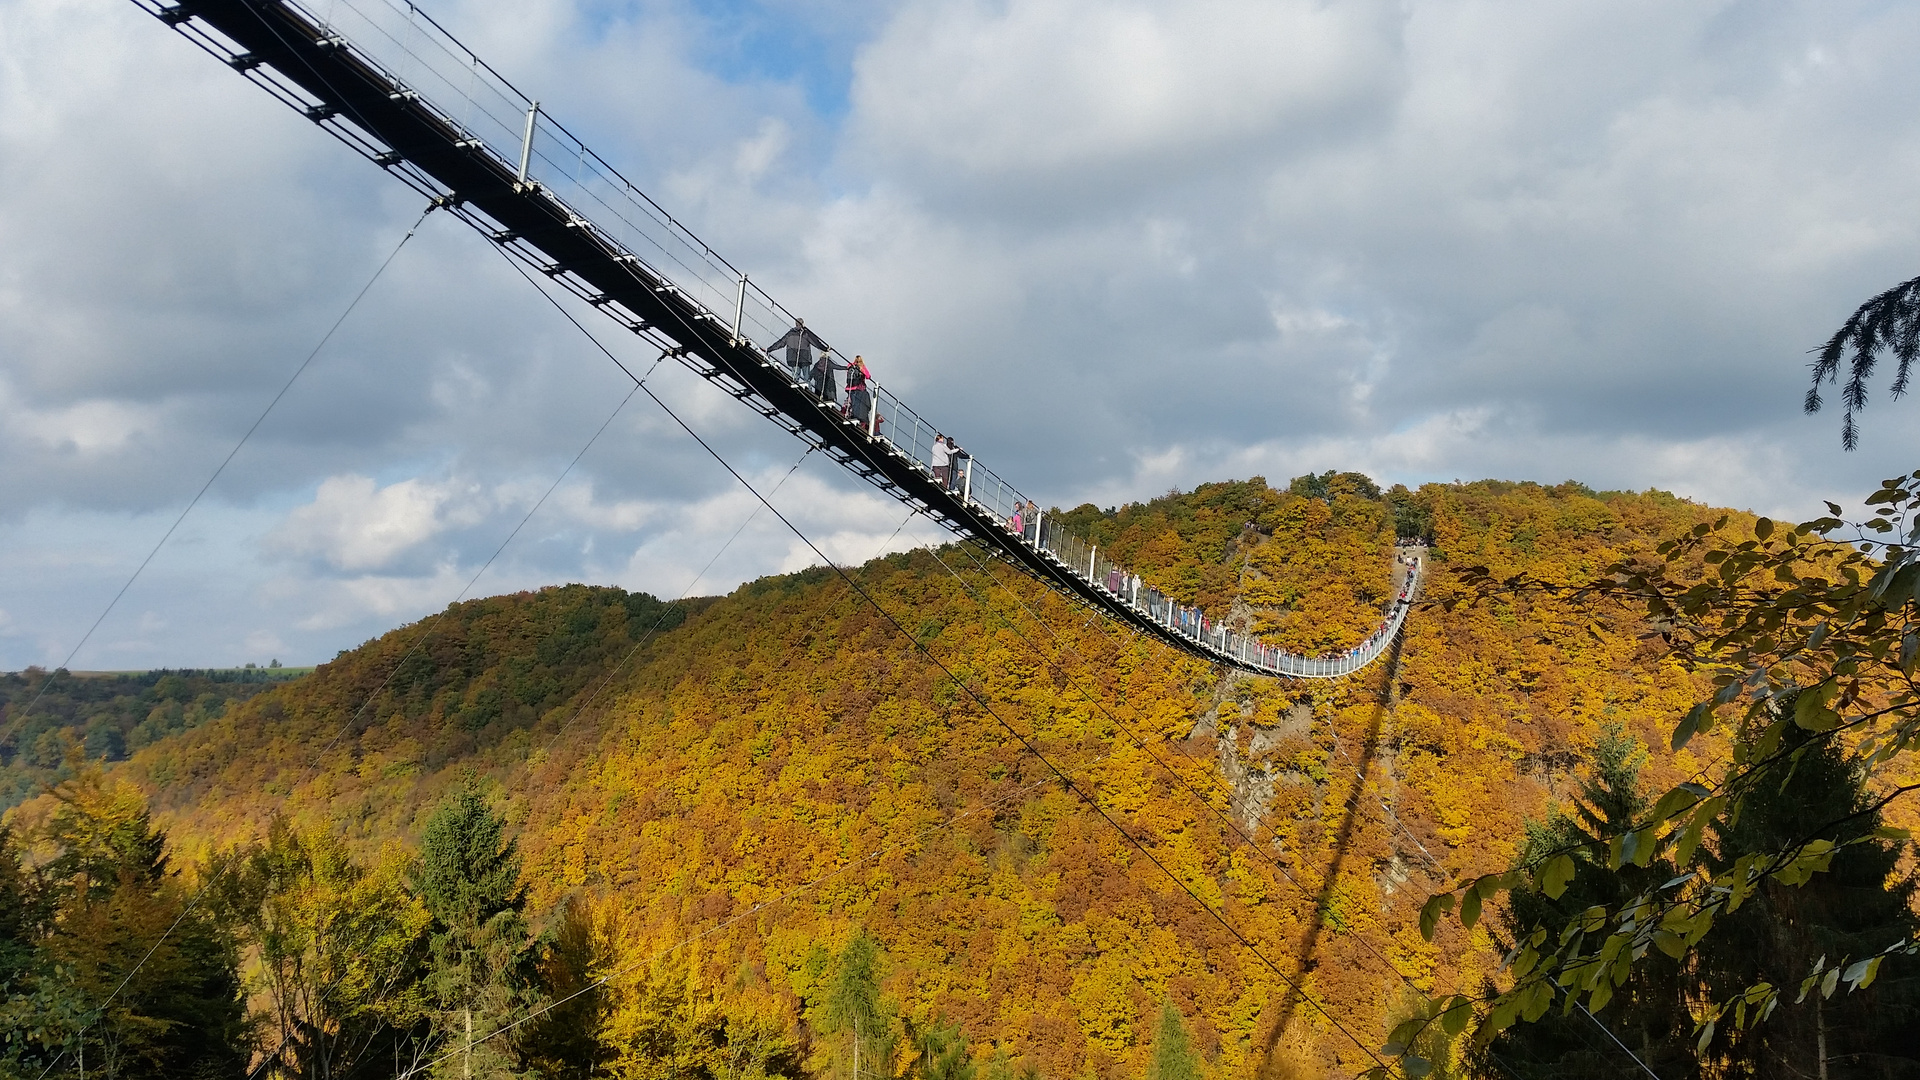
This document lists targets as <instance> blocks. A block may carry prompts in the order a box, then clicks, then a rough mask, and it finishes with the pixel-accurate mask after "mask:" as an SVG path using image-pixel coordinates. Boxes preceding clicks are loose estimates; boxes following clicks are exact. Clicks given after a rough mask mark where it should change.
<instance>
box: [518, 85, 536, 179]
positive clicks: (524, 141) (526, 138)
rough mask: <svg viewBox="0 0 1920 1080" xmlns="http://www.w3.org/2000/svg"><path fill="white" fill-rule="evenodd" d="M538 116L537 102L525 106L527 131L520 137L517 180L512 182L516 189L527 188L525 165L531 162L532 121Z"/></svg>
mask: <svg viewBox="0 0 1920 1080" xmlns="http://www.w3.org/2000/svg"><path fill="white" fill-rule="evenodd" d="M539 115H540V103H539V102H537V101H536V102H534V103H533V104H531V105H529V106H527V130H526V132H525V133H524V134H522V135H521V136H520V172H519V178H518V179H517V180H516V181H515V182H514V187H516V188H524V187H526V186H527V165H528V164H529V163H531V162H532V160H533V120H534V117H536V116H539Z"/></svg>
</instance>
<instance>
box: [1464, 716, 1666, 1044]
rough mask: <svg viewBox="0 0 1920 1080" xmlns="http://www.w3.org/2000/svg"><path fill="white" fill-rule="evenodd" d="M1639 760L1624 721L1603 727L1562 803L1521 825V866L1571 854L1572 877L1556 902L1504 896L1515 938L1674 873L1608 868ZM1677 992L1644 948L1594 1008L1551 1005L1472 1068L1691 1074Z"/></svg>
mask: <svg viewBox="0 0 1920 1080" xmlns="http://www.w3.org/2000/svg"><path fill="white" fill-rule="evenodd" d="M1646 759H1647V753H1646V748H1645V747H1644V746H1642V745H1641V744H1640V743H1639V742H1638V741H1637V740H1635V739H1633V738H1632V737H1631V736H1630V735H1628V734H1627V731H1626V728H1625V727H1624V726H1623V725H1620V724H1617V723H1614V724H1608V725H1606V726H1605V727H1603V728H1602V729H1601V733H1600V737H1599V739H1598V740H1596V742H1595V743H1594V748H1593V751H1592V753H1591V755H1589V757H1588V760H1587V768H1588V775H1587V777H1586V779H1585V780H1583V781H1582V782H1581V784H1580V790H1579V794H1578V795H1577V797H1576V798H1575V799H1574V800H1573V801H1572V804H1571V806H1570V807H1569V808H1568V809H1560V808H1558V807H1556V808H1554V809H1552V810H1551V811H1550V812H1549V813H1548V816H1547V820H1546V821H1544V822H1534V821H1530V822H1528V823H1527V836H1526V840H1525V842H1524V844H1523V845H1522V849H1521V853H1520V859H1519V861H1520V863H1521V864H1523V865H1530V864H1532V863H1534V862H1537V861H1538V860H1540V859H1541V858H1542V857H1544V856H1545V855H1546V854H1547V853H1549V852H1561V851H1572V852H1574V853H1575V855H1574V877H1573V881H1572V882H1571V883H1570V884H1569V885H1568V887H1567V890H1566V892H1565V893H1563V894H1562V895H1561V896H1560V897H1559V898H1558V899H1549V898H1548V897H1547V896H1546V895H1545V894H1543V893H1539V892H1534V891H1532V890H1515V891H1514V892H1513V893H1512V895H1511V896H1510V898H1509V901H1508V924H1509V925H1510V926H1511V927H1512V928H1513V933H1514V935H1515V936H1522V935H1525V934H1526V933H1528V932H1530V931H1531V930H1533V929H1534V928H1536V927H1545V928H1547V930H1548V931H1549V936H1550V937H1554V938H1557V937H1558V935H1559V933H1560V932H1561V930H1562V929H1563V928H1564V927H1566V926H1567V925H1568V924H1569V923H1570V922H1571V921H1572V920H1573V919H1574V918H1575V917H1577V916H1578V915H1579V914H1580V913H1581V912H1584V911H1586V910H1587V909H1588V908H1590V907H1592V906H1594V905H1596V904H1618V903H1619V902H1621V901H1622V900H1625V899H1627V898H1628V897H1631V896H1634V895H1636V894H1637V893H1639V892H1640V891H1642V890H1643V889H1645V888H1646V887H1647V886H1648V885H1649V884H1653V883H1658V882H1661V881H1665V880H1667V879H1669V878H1671V877H1672V876H1673V865H1672V863H1671V862H1669V861H1667V860H1665V859H1662V858H1655V859H1654V860H1653V861H1652V862H1651V863H1650V864H1649V865H1648V866H1646V867H1636V866H1633V865H1630V864H1629V865H1626V866H1622V867H1620V868H1619V869H1618V870H1610V869H1608V867H1607V847H1606V841H1608V840H1610V839H1612V838H1613V837H1615V836H1619V835H1621V834H1623V833H1625V832H1628V831H1630V830H1631V829H1632V827H1633V824H1634V821H1635V819H1636V818H1637V817H1639V816H1640V815H1641V814H1642V813H1644V812H1645V811H1646V809H1647V805H1646V799H1645V797H1644V795H1643V794H1642V792H1641V788H1640V769H1641V767H1642V766H1643V765H1644V764H1645V763H1646ZM1685 993H1686V981H1685V980H1684V979H1683V977H1682V973H1681V971H1680V968H1679V965H1678V964H1676V963H1675V962H1674V961H1672V960H1670V959H1669V958H1667V957H1666V956H1665V955H1664V954H1660V955H1657V956H1656V955H1653V954H1650V955H1649V956H1648V957H1647V959H1646V961H1645V962H1643V963H1641V964H1639V965H1637V966H1635V968H1634V969H1633V972H1632V974H1631V975H1630V976H1629V977H1628V979H1627V981H1626V983H1625V984H1624V985H1621V986H1618V987H1616V988H1615V990H1614V994H1613V998H1612V1000H1611V1001H1609V1002H1608V1003H1607V1004H1606V1006H1605V1007H1604V1008H1601V1009H1598V1010H1596V1011H1595V1013H1594V1014H1593V1015H1591V1016H1589V1015H1588V1014H1587V1012H1586V1009H1585V1008H1584V1007H1583V1006H1580V1005H1573V1006H1571V1007H1570V1008H1562V1007H1558V1006H1563V1005H1564V1004H1565V1003H1564V1002H1556V1003H1555V1005H1556V1006H1557V1007H1555V1008H1552V1009H1550V1010H1548V1012H1547V1014H1546V1015H1545V1016H1543V1017H1541V1018H1540V1019H1539V1020H1537V1021H1535V1022H1533V1023H1531V1024H1519V1025H1516V1026H1514V1027H1511V1028H1508V1029H1507V1030H1506V1031H1504V1032H1502V1033H1501V1035H1500V1037H1499V1038H1498V1039H1496V1040H1495V1041H1494V1043H1493V1045H1492V1047H1491V1048H1490V1049H1489V1050H1488V1051H1486V1052H1484V1053H1483V1055H1482V1060H1481V1061H1480V1062H1479V1066H1480V1071H1482V1072H1485V1073H1488V1074H1489V1075H1495V1074H1501V1075H1509V1076H1513V1077H1516V1078H1517V1080H1534V1078H1536V1077H1537V1078H1541V1080H1545V1078H1547V1077H1553V1078H1556V1080H1584V1078H1589V1077H1591V1078H1593V1080H1601V1078H1609V1080H1610V1078H1612V1077H1617V1076H1623V1075H1627V1074H1628V1073H1629V1072H1638V1071H1639V1066H1638V1065H1636V1064H1635V1062H1634V1061H1633V1059H1632V1056H1637V1057H1638V1058H1639V1059H1640V1060H1641V1061H1643V1062H1645V1063H1646V1065H1647V1066H1648V1067H1650V1068H1652V1069H1653V1071H1654V1072H1655V1073H1657V1074H1658V1075H1660V1076H1661V1077H1662V1078H1663V1080H1677V1078H1681V1077H1686V1076H1691V1075H1694V1073H1695V1071H1696V1070H1695V1065H1694V1062H1693V1053H1692V1049H1691V1044H1690V1035H1691V1032H1692V1021H1691V1019H1690V1017H1689V1015H1688V1012H1687V1009H1686V1001H1685ZM1616 1040H1618V1041H1617V1042H1616ZM1621 1043H1624V1044H1625V1046H1626V1049H1624V1050H1623V1049H1622V1047H1621V1045H1620V1044H1621ZM1630 1054H1631V1055H1632V1056H1629V1055H1630Z"/></svg>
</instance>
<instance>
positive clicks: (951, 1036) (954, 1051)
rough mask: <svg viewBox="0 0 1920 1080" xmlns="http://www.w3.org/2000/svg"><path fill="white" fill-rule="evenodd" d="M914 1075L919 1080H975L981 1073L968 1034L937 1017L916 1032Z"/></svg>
mask: <svg viewBox="0 0 1920 1080" xmlns="http://www.w3.org/2000/svg"><path fill="white" fill-rule="evenodd" d="M913 1049H914V1060H913V1075H914V1076H915V1077H918V1078H919V1080H973V1077H974V1073H975V1072H976V1071H977V1070H976V1069H975V1067H974V1064H973V1051H972V1047H970V1046H969V1045H968V1043H967V1033H966V1032H964V1031H962V1030H960V1025H959V1024H956V1023H953V1022H952V1021H950V1020H948V1019H947V1018H946V1017H944V1016H936V1017H934V1018H933V1020H932V1021H931V1022H930V1023H928V1024H926V1025H925V1026H923V1027H920V1028H918V1029H917V1030H915V1031H914V1033H913Z"/></svg>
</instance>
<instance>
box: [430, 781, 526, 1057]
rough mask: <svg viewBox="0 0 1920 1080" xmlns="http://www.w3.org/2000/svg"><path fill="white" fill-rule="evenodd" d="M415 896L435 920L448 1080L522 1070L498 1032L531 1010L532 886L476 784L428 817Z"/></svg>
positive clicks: (435, 980)
mask: <svg viewBox="0 0 1920 1080" xmlns="http://www.w3.org/2000/svg"><path fill="white" fill-rule="evenodd" d="M413 891H414V894H415V895H416V896H418V897H419V898H420V901H421V902H422V903H423V904H425V905H426V908H427V912H428V914H430V915H431V916H432V917H433V924H432V929H431V932H430V937H429V944H430V949H431V956H432V970H431V973H430V974H429V976H428V983H429V985H430V986H431V987H432V989H433V992H434V995H435V997H436V999H437V1001H438V1004H439V1017H438V1022H437V1025H436V1026H437V1027H438V1029H439V1034H440V1036H441V1038H442V1039H443V1040H444V1041H445V1043H446V1045H447V1047H448V1049H449V1050H451V1051H453V1052H452V1053H449V1054H447V1055H446V1056H445V1057H444V1059H443V1060H442V1061H441V1064H440V1066H439V1069H438V1071H439V1073H440V1074H441V1075H443V1076H453V1077H460V1078H462V1080H468V1078H471V1077H482V1078H486V1080H492V1078H494V1077H510V1076H519V1075H521V1074H522V1068H521V1063H520V1062H519V1060H518V1057H519V1055H518V1054H517V1051H516V1048H515V1045H514V1043H513V1042H512V1041H511V1039H510V1038H508V1037H501V1036H494V1035H493V1033H494V1032H496V1031H500V1030H501V1029H503V1028H505V1027H506V1026H507V1025H508V1024H510V1023H512V1022H513V1021H514V1020H515V1019H517V1018H518V1017H519V1016H522V1015H524V1014H525V1012H526V1010H527V1006H528V1004H529V1001H530V998H531V997H532V987H533V984H534V971H533V963H534V959H535V952H534V948H533V943H532V940H531V937H530V935H529V933H528V928H527V918H526V906H527V889H526V886H525V885H522V884H521V883H520V856H519V852H518V848H517V846H516V844H515V842H514V841H513V840H512V839H510V838H508V837H507V836H506V823H505V822H504V821H503V820H502V819H501V818H500V817H499V816H497V815H495V814H494V813H493V811H492V810H490V809H488V808H487V804H486V802H485V801H484V800H483V799H481V797H480V793H479V792H478V791H477V790H475V788H474V786H473V785H472V784H467V785H465V786H463V787H461V788H460V789H459V790H458V791H456V792H454V793H453V795H451V796H450V797H449V798H448V799H447V800H446V801H445V802H443V803H442V804H441V805H440V807H439V809H437V810H435V811H434V814H433V816H432V817H431V818H430V819H429V820H428V821H427V827H426V831H425V834H424V835H423V836H422V837H421V841H420V860H419V862H418V864H417V865H416V867H415V869H414V873H413Z"/></svg>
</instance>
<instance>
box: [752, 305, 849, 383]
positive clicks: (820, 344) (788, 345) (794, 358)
mask: <svg viewBox="0 0 1920 1080" xmlns="http://www.w3.org/2000/svg"><path fill="white" fill-rule="evenodd" d="M781 349H785V350H786V351H787V355H786V357H785V359H786V361H787V370H788V371H790V372H792V373H793V381H794V382H797V383H805V382H806V381H807V376H808V375H809V374H811V373H812V371H813V350H815V349H819V350H820V351H821V353H823V354H824V353H829V352H832V351H833V350H832V349H830V348H828V347H827V343H826V342H824V341H821V340H820V335H819V334H816V333H814V332H813V331H811V330H809V329H807V320H805V319H802V318H798V317H796V318H795V319H794V320H793V329H791V330H789V331H787V332H786V335H785V336H783V337H782V338H781V339H780V340H779V341H776V342H774V343H773V344H771V345H769V346H767V352H768V353H771V354H776V355H777V353H778V351H779V350H781Z"/></svg>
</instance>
